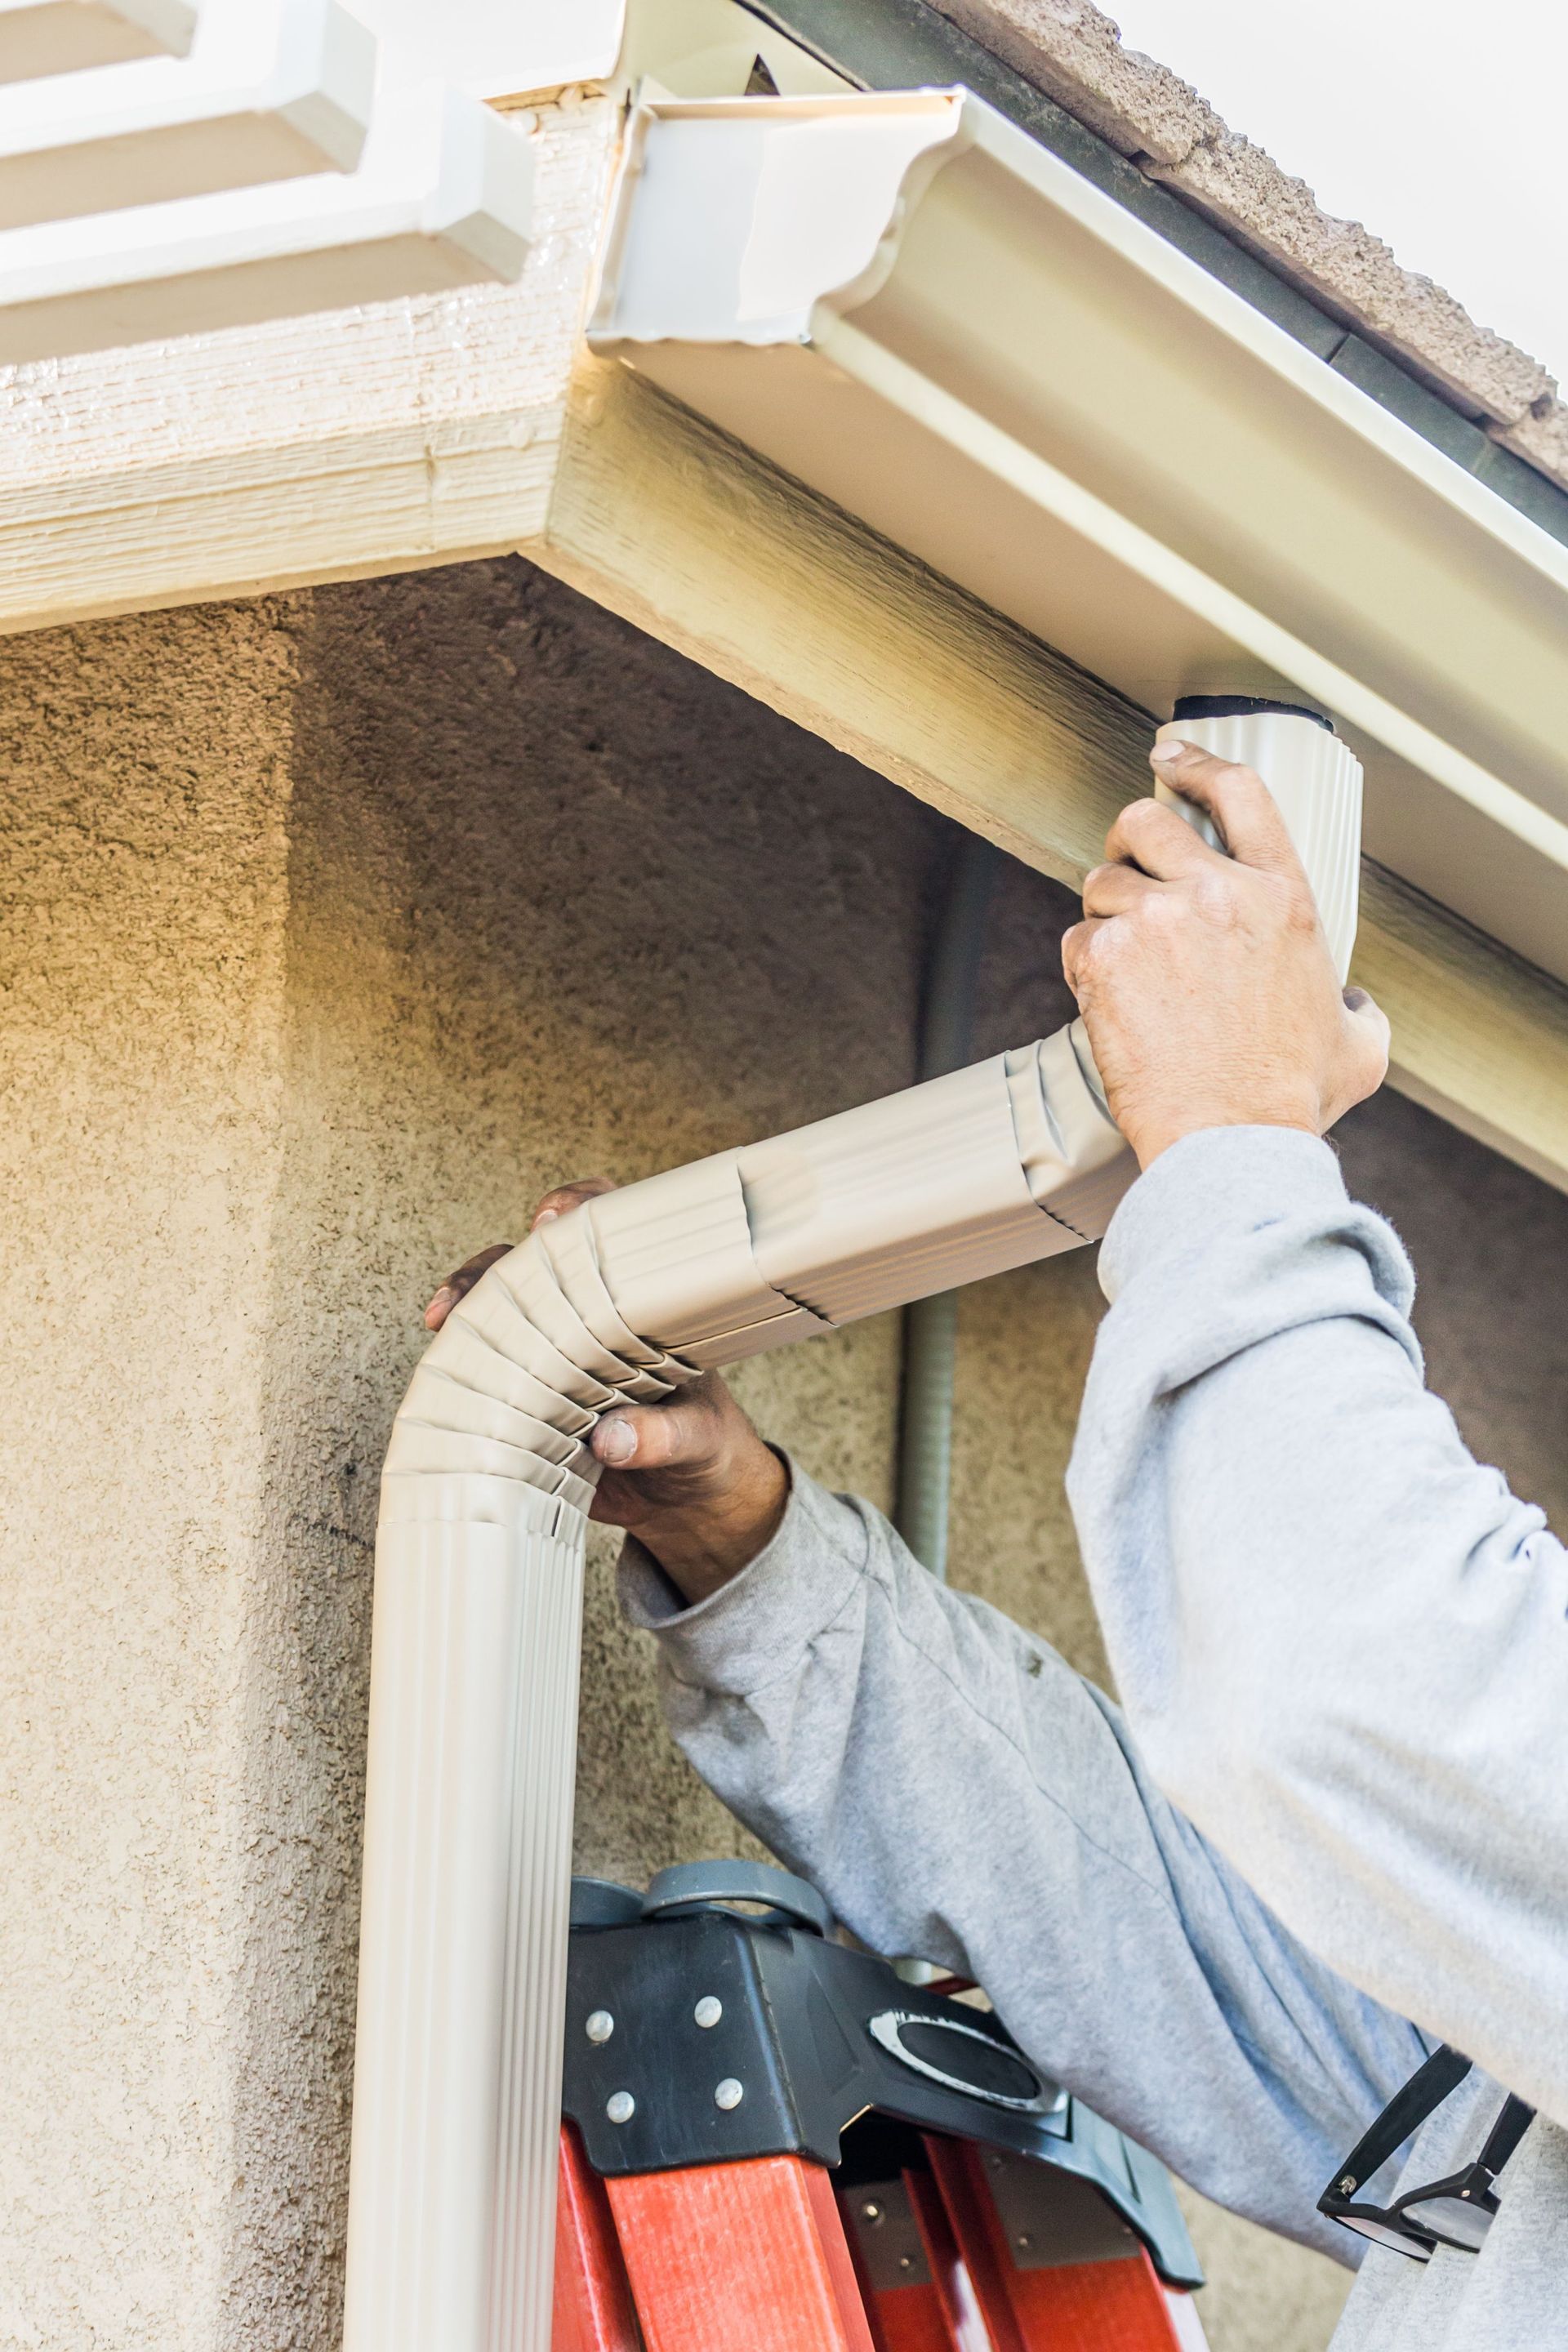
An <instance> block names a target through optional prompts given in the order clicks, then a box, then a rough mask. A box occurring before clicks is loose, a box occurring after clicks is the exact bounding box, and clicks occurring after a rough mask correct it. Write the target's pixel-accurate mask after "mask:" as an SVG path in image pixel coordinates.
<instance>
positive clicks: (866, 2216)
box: [860, 2203, 882, 2221]
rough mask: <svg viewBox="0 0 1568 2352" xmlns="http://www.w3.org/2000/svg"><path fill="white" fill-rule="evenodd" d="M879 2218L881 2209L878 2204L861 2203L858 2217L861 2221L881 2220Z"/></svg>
mask: <svg viewBox="0 0 1568 2352" xmlns="http://www.w3.org/2000/svg"><path fill="white" fill-rule="evenodd" d="M881 2218H882V2209H881V2207H880V2206H879V2205H872V2204H869V2203H868V2204H865V2205H862V2206H861V2208H860V2219H861V2220H862V2221H880V2220H881Z"/></svg>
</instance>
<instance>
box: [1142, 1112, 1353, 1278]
mask: <svg viewBox="0 0 1568 2352" xmlns="http://www.w3.org/2000/svg"><path fill="white" fill-rule="evenodd" d="M1348 1205H1349V1195H1348V1194H1347V1193H1346V1192H1345V1187H1344V1180H1343V1178H1342V1176H1341V1174H1340V1163H1339V1161H1338V1160H1336V1159H1335V1157H1334V1155H1333V1153H1332V1152H1331V1150H1330V1149H1329V1147H1328V1145H1327V1144H1326V1143H1321V1142H1320V1141H1319V1139H1318V1138H1317V1137H1316V1136H1312V1135H1308V1134H1306V1133H1305V1132H1304V1131H1303V1130H1302V1129H1300V1128H1296V1127H1206V1128H1204V1129H1201V1130H1200V1131H1199V1132H1198V1133H1197V1134H1195V1135H1184V1137H1183V1138H1182V1139H1181V1141H1180V1142H1179V1143H1173V1144H1172V1145H1171V1146H1170V1148H1169V1149H1168V1150H1164V1151H1162V1153H1161V1154H1160V1157H1159V1158H1158V1160H1155V1162H1154V1164H1153V1166H1152V1168H1150V1169H1149V1170H1148V1171H1146V1172H1145V1173H1144V1174H1143V1175H1142V1176H1140V1177H1139V1179H1138V1181H1137V1182H1136V1183H1135V1184H1134V1185H1133V1187H1132V1189H1131V1192H1129V1193H1128V1194H1127V1196H1126V1198H1125V1199H1124V1200H1123V1201H1122V1202H1121V1207H1120V1208H1119V1209H1118V1210H1117V1212H1116V1214H1115V1215H1114V1216H1113V1217H1112V1219H1111V1221H1110V1227H1109V1229H1108V1231H1107V1233H1106V1236H1105V1239H1104V1241H1103V1243H1102V1244H1100V1288H1101V1289H1102V1290H1103V1291H1104V1293H1105V1295H1106V1297H1107V1298H1109V1299H1110V1301H1111V1303H1112V1305H1114V1304H1115V1302H1116V1299H1117V1298H1118V1297H1119V1296H1120V1294H1121V1292H1122V1291H1123V1290H1124V1289H1125V1288H1126V1286H1127V1285H1128V1283H1129V1282H1130V1281H1131V1279H1132V1277H1133V1276H1134V1275H1137V1274H1143V1273H1146V1272H1148V1271H1149V1270H1150V1269H1152V1268H1154V1267H1158V1266H1163V1265H1174V1264H1176V1263H1177V1262H1179V1261H1180V1260H1181V1259H1183V1258H1185V1257H1189V1256H1191V1255H1193V1253H1194V1252H1195V1251H1197V1250H1201V1249H1204V1248H1205V1247H1206V1246H1207V1245H1208V1244H1210V1243H1212V1242H1214V1241H1215V1240H1217V1239H1219V1238H1220V1237H1221V1236H1222V1235H1225V1234H1246V1233H1257V1232H1258V1231H1259V1230H1260V1229H1261V1228H1262V1227H1263V1226H1265V1225H1271V1224H1277V1223H1279V1221H1280V1220H1281V1219H1283V1218H1286V1217H1290V1218H1296V1217H1301V1216H1308V1217H1310V1216H1313V1215H1321V1216H1324V1217H1326V1218H1328V1219H1330V1220H1333V1219H1334V1218H1335V1217H1336V1216H1338V1215H1341V1214H1342V1213H1343V1212H1344V1210H1345V1209H1346V1208H1347V1207H1348Z"/></svg>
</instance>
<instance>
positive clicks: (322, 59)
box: [0, 0, 375, 229]
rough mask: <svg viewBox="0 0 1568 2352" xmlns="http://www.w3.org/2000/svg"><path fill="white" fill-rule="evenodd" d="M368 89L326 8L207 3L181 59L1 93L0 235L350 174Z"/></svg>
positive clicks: (369, 37)
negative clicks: (178, 201) (231, 191)
mask: <svg viewBox="0 0 1568 2352" xmlns="http://www.w3.org/2000/svg"><path fill="white" fill-rule="evenodd" d="M374 87H375V39H374V35H373V34H371V33H369V32H367V31H366V29H365V27H364V26H363V25H361V24H360V23H359V22H358V21H357V19H356V18H354V17H353V16H350V15H349V13H348V12H347V10H346V9H344V8H342V7H340V6H339V5H338V0H274V5H266V6H258V5H254V0H238V5H236V0H227V5H217V6H211V5H209V7H208V9H207V11H206V13H205V16H203V18H202V22H201V26H200V30H199V33H198V37H197V39H196V42H195V47H194V48H193V50H192V53H191V55H190V56H189V57H188V58H181V59H175V58H151V59H145V60H142V61H141V62H139V63H137V64H134V65H129V66H109V67H105V68H103V69H102V70H101V71H99V72H91V73H73V74H67V75H64V76H61V77H59V78H58V79H54V80H50V81H47V82H45V83H42V84H39V83H37V82H29V83H27V84H26V85H24V86H19V87H15V88H10V89H5V88H0V229H9V228H17V227H27V226H34V225H36V224H38V223H41V222H47V221H53V220H66V219H72V218H76V217H79V216H80V215H85V214H89V213H103V212H112V211H116V210H121V209H124V208H126V207H129V206H132V205H137V206H145V205H148V204H151V203H154V202H171V201H174V199H176V198H178V197H182V196H189V195H201V194H211V193H213V192H215V191H216V190H218V189H225V188H235V187H247V186H250V185H253V184H261V183H264V182H266V181H269V180H278V179H293V178H300V177H303V176H304V175H306V174H307V173H317V172H324V171H333V172H352V171H353V168H354V166H355V164H356V163H358V162H359V160H360V155H361V152H362V150H363V146H364V140H365V133H366V131H367V129H368V127H369V123H370V116H371V106H372V100H373V97H374Z"/></svg>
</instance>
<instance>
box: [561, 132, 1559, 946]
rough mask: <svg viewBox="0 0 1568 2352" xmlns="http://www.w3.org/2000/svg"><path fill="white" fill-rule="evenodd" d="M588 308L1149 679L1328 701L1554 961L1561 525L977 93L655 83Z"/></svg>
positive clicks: (712, 401) (1477, 899)
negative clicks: (1419, 427)
mask: <svg viewBox="0 0 1568 2352" xmlns="http://www.w3.org/2000/svg"><path fill="white" fill-rule="evenodd" d="M590 339H591V341H592V342H593V343H594V345H595V348H596V349H597V350H598V351H599V352H602V353H605V354H606V355H615V356H618V357H619V358H621V359H623V360H624V361H625V362H626V363H627V364H629V365H631V366H633V367H635V368H637V369H638V370H639V371H640V372H642V373H644V374H646V375H647V376H648V377H650V378H651V379H652V380H653V381H655V382H656V383H658V384H660V385H661V386H662V387H663V388H664V389H665V390H666V391H668V392H669V393H671V394H674V395H675V396H676V397H677V398H678V399H679V400H681V401H682V402H684V403H685V404H687V405H688V406H689V407H690V408H692V409H694V410H696V411H697V412H698V413H700V415H705V416H707V417H709V418H710V420H711V421H712V422H713V423H714V424H716V425H719V426H721V428H722V429H723V430H724V431H725V432H727V433H729V434H731V436H733V437H734V438H736V439H737V440H739V441H741V442H742V443H744V444H746V445H747V446H750V447H752V448H753V449H755V450H756V451H758V452H759V453H760V454H761V455H762V456H763V457H766V458H768V459H769V460H770V461H771V462H772V463H773V464H774V465H776V466H778V467H781V468H782V469H783V470H784V472H786V473H788V474H791V475H793V476H795V478H798V479H800V480H802V481H803V482H805V484H807V485H808V486H809V487H810V488H813V489H814V490H816V491H817V492H818V493H820V494H823V495H825V496H826V497H827V498H829V499H832V500H834V501H835V502H836V503H837V505H839V506H841V507H843V508H844V509H847V511H849V512H850V513H852V514H855V515H857V516H858V517H859V518H860V519H861V520H863V521H865V522H866V523H868V524H869V525H870V526H871V527H872V528H873V529H874V530H877V531H879V532H880V533H881V534H883V535H884V536H885V537H887V538H889V539H890V540H892V541H895V542H896V543H898V544H899V545H900V546H902V547H905V548H907V549H909V550H910V551H911V552H913V553H914V554H915V555H917V556H919V557H920V558H921V559H922V560H923V561H924V562H928V563H930V564H931V566H932V567H933V569H935V570H936V571H938V572H942V573H943V574H945V575H946V576H947V577H949V578H950V579H952V580H954V581H955V582H957V583H958V584H959V585H960V586H962V587H963V588H966V589H968V590H970V591H971V592H972V593H974V594H975V595H976V596H978V597H980V598H981V599H982V600H983V601H984V603H986V604H989V605H991V606H992V607H994V609H996V610H998V611H1000V612H1002V613H1004V614H1007V615H1009V616H1011V617H1012V618H1013V619H1015V620H1016V621H1017V622H1019V623H1020V624H1021V625H1023V626H1024V627H1026V629H1027V630H1028V631H1029V632H1030V633H1031V634H1032V635H1035V636H1037V637H1040V638H1042V639H1044V640H1045V641H1046V642H1047V643H1048V644H1051V645H1053V646H1057V647H1058V648H1059V649H1060V650H1061V651H1063V652H1065V653H1066V654H1068V656H1070V657H1071V658H1072V659H1074V660H1075V661H1078V662H1079V663H1081V665H1082V666H1083V667H1085V668H1086V669H1087V670H1089V671H1090V672H1092V673H1093V674H1094V675H1095V676H1097V677H1100V678H1103V679H1105V680H1106V681H1107V682H1108V683H1109V684H1110V685H1111V686H1113V687H1115V688H1119V689H1120V690H1121V692H1122V693H1124V694H1125V695H1126V696H1127V697H1128V698H1130V699H1131V701H1133V702H1134V703H1136V704H1138V705H1139V706H1140V707H1142V709H1147V710H1150V711H1152V712H1153V713H1155V714H1157V715H1160V716H1163V715H1164V713H1165V712H1167V711H1168V710H1169V709H1170V708H1171V706H1172V704H1173V701H1174V700H1175V699H1176V698H1178V697H1179V696H1181V695H1183V694H1186V693H1191V692H1194V691H1207V692H1213V691H1215V690H1216V689H1218V690H1224V691H1227V692H1237V693H1247V694H1256V695H1263V696H1270V697H1275V698H1284V699H1290V698H1306V699H1308V700H1310V701H1312V702H1314V703H1316V704H1318V705H1319V706H1321V707H1322V708H1324V709H1328V710H1331V712H1333V713H1334V715H1335V717H1336V719H1337V720H1338V721H1339V723H1340V727H1341V731H1342V734H1344V735H1345V737H1346V738H1347V740H1350V741H1351V742H1352V745H1353V746H1354V748H1355V750H1356V751H1358V753H1359V754H1360V756H1361V758H1362V759H1363V762H1364V764H1365V767H1366V771H1367V802H1366V834H1365V842H1366V847H1367V850H1368V852H1369V854H1370V855H1372V856H1373V857H1375V858H1377V859H1378V860H1379V861H1380V862H1381V863H1383V864H1384V865H1385V866H1389V867H1391V868H1392V869H1393V870H1394V872H1396V873H1398V874H1400V875H1402V876H1403V877H1405V879H1406V880H1408V881H1410V882H1411V883H1413V884H1415V886H1416V887H1418V888H1420V889H1422V890H1424V891H1425V892H1426V893H1427V894H1428V895H1429V896H1431V897H1432V898H1436V899H1437V900H1439V901H1440V902H1442V903H1443V904H1445V905H1447V906H1448V907H1450V908H1453V909H1455V910H1456V911H1457V912H1458V914H1460V915H1461V916H1463V917H1464V918H1466V919H1468V921H1470V922H1471V923H1473V924H1475V925H1476V926H1477V927H1478V928H1479V929H1481V930H1483V931H1485V932H1488V933H1489V934H1490V935H1491V936H1492V937H1494V938H1496V939H1498V940H1501V941H1503V942H1504V944H1505V945H1507V946H1509V947H1510V948H1511V949H1513V950H1515V951H1516V952H1517V953H1519V954H1521V955H1522V956H1524V957H1525V958H1527V959H1528V960H1530V961H1532V962H1535V963H1537V964H1539V965H1541V966H1542V967H1543V968H1544V969H1545V970H1547V971H1552V972H1553V973H1555V974H1556V975H1557V977H1559V978H1560V979H1561V978H1568V926H1565V925H1564V924H1563V920H1562V909H1563V869H1564V867H1565V866H1568V742H1565V740H1564V738H1563V730H1562V726H1561V718H1560V714H1561V712H1562V710H1563V709H1564V708H1568V548H1565V547H1564V546H1563V545H1562V544H1561V543H1560V542H1559V541H1556V540H1555V539H1553V538H1552V537H1551V536H1550V535H1549V534H1548V533H1547V532H1545V531H1543V530H1541V529H1540V528H1539V527H1538V526H1537V525H1536V524H1534V523H1532V522H1531V521H1530V520H1528V519H1527V518H1526V517H1524V516H1523V515H1521V513H1519V512H1518V511H1517V510H1516V509H1514V508H1512V507H1510V506H1509V505H1507V504H1506V503H1505V502H1504V501H1503V500H1502V499H1499V498H1498V497H1497V496H1495V495H1494V494H1493V493H1492V492H1491V491H1490V490H1489V489H1488V488H1486V487H1484V485H1483V484H1482V483H1480V482H1479V480H1478V479H1477V478H1474V476H1472V475H1471V474H1469V473H1467V472H1466V471H1465V470H1464V469H1463V468H1462V467H1459V466H1458V465H1457V464H1455V463H1454V462H1453V461H1452V460H1451V459H1450V458H1448V457H1446V456H1445V455H1444V454H1443V453H1442V452H1441V451H1440V450H1438V449H1437V448H1436V447H1435V446H1433V445H1432V444H1431V443H1430V442H1428V441H1426V440H1425V439H1424V438H1423V437H1422V436H1420V435H1419V434H1417V433H1416V432H1415V431H1414V430H1413V429H1412V428H1411V427H1410V426H1409V425H1406V424H1405V423H1404V422H1403V421H1402V420H1401V419H1399V418H1398V417H1396V416H1394V415H1392V414H1391V413H1390V412H1389V411H1388V410H1387V409H1385V408H1384V407H1382V406H1380V405H1379V404H1378V403H1377V402H1376V401H1374V400H1373V398H1371V397H1370V396H1369V394H1367V393H1366V392H1364V391H1363V389H1362V388H1361V387H1360V386H1359V385H1357V384H1356V383H1352V382H1351V381H1349V380H1348V379H1347V378H1346V377H1345V376H1344V375H1343V374H1342V373H1337V372H1336V371H1335V370H1334V369H1333V368H1332V367H1331V366H1330V365H1329V364H1328V363H1327V362H1325V361H1324V360H1323V359H1322V358H1321V357H1320V356H1319V355H1318V354H1317V353H1316V352H1313V351H1312V350H1310V348H1308V347H1307V346H1306V345H1305V344H1303V343H1302V342H1301V341H1299V340H1297V339H1296V338H1295V337H1293V336H1292V335H1290V334H1289V333H1288V332H1286V331H1285V330H1284V329H1282V328H1281V327H1280V326H1279V325H1278V324H1277V323H1276V322H1275V321H1274V320H1271V319H1269V318H1267V317H1265V316H1263V315H1262V314H1261V313H1260V312H1259V311H1258V310H1255V309H1254V308H1253V307H1252V306H1251V304H1250V303H1248V302H1247V301H1246V300H1244V299H1242V298H1241V297H1240V296H1239V295H1237V293H1235V292H1234V291H1233V290H1232V289H1230V288H1229V287H1228V286H1226V285H1224V284H1222V283H1220V282H1219V281H1218V280H1217V279H1216V278H1214V277H1213V276H1211V275H1210V274H1209V272H1208V271H1207V270H1205V268H1202V267H1200V266H1199V265H1198V264H1197V263H1195V262H1194V261H1193V260H1192V259H1191V258H1190V257H1189V256H1187V255H1186V254H1184V252H1182V251H1180V250H1179V249H1177V248H1176V247H1174V246H1173V245H1172V244H1171V243H1170V242H1169V241H1168V240H1167V239H1166V238H1165V237H1164V236H1161V235H1160V234H1158V233H1157V232H1156V231H1155V230H1153V229H1152V228H1151V227H1150V226H1148V225H1147V224H1146V223H1145V222H1144V221H1142V220H1141V219H1139V218H1138V217H1136V216H1135V215H1133V214H1132V213H1131V212H1130V211H1129V210H1128V209H1127V208H1126V207H1125V206H1124V205H1121V204H1120V203H1118V202H1116V201H1115V200H1114V199H1113V198H1111V197H1110V196H1108V195H1107V194H1105V193H1104V191H1103V190H1102V189H1101V188H1100V187H1097V186H1096V185H1094V184H1093V183H1092V182H1090V181H1089V180H1088V179H1087V178H1085V177H1084V175H1083V174H1082V173H1080V172H1079V171H1077V170H1076V169H1074V168H1073V167H1072V166H1071V165H1069V164H1068V163H1065V162H1064V161H1063V160H1062V158H1061V157H1060V156H1058V155H1055V154H1052V153H1051V152H1048V151H1047V149H1045V148H1044V147H1042V146H1041V145H1040V144H1038V142H1037V141H1035V140H1034V139H1032V138H1030V137H1029V136H1027V135H1026V133H1025V132H1024V131H1021V130H1020V129H1019V128H1018V126H1017V125H1016V123H1014V122H1012V121H1008V120H1007V119H1006V117H1005V116H1004V115H1002V114H1001V113H999V112H998V111H997V110H995V109H994V107H991V106H989V105H987V104H985V103H984V102H983V101H982V100H979V99H977V98H976V97H975V96H974V95H973V93H972V92H970V91H968V90H963V89H952V90H918V91H908V92H894V93H889V92H878V93H870V94H861V93H854V94H849V95H847V96H844V97H822V98H814V99H768V98H742V99H733V100H662V99H657V98H656V99H654V100H652V101H651V102H649V103H647V104H644V105H641V106H639V107H638V108H637V110H636V111H635V113H634V117H633V121H632V123H631V126H630V130H629V135H628V139H627V142H626V163H625V166H624V169H623V173H622V178H621V182H620V187H619V191H618V194H617V197H616V208H615V214H614V217H613V221H612V225H611V229H610V234H609V238H608V244H607V249H606V261H605V275H604V283H603V289H602V293H601V299H600V301H599V305H598V308H597V310H596V313H595V319H594V321H593V324H592V328H591V336H590Z"/></svg>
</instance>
